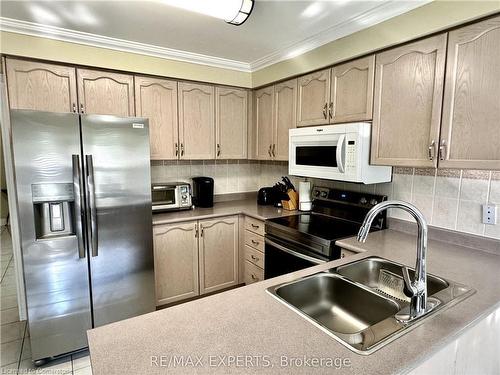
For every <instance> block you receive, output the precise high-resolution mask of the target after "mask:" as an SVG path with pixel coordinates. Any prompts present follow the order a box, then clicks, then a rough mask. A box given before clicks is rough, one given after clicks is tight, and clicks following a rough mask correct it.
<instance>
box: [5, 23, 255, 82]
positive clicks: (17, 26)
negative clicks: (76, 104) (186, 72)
mask: <svg viewBox="0 0 500 375" xmlns="http://www.w3.org/2000/svg"><path fill="white" fill-rule="evenodd" d="M0 30H1V31H7V32H11V33H17V34H24V35H31V36H37V37H42V38H48V39H54V40H60V41H63V42H70V43H77V44H84V45H87V46H92V47H100V48H107V49H112V50H116V51H122V52H131V53H137V54H141V55H147V56H153V57H160V58H164V59H169V60H175V61H183V62H187V63H192V64H199V65H207V66H212V67H216V68H223V69H231V70H237V71H241V72H247V73H250V72H251V71H250V64H248V63H246V62H241V61H236V60H229V59H224V58H221V57H216V56H208V55H203V54H199V53H194V52H187V51H181V50H177V49H172V48H165V47H159V46H154V45H151V44H145V43H139V42H133V41H129V40H124V39H117V38H110V37H107V36H102V35H97V34H91V33H85V32H82V31H75V30H69V29H64V28H61V27H56V26H48V25H42V24H38V23H34V22H27V21H21V20H17V19H12V18H6V17H0Z"/></svg>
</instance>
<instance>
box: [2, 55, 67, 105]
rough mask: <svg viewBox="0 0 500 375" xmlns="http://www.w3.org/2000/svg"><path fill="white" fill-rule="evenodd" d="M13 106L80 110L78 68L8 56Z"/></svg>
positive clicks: (8, 73) (8, 76)
mask: <svg viewBox="0 0 500 375" xmlns="http://www.w3.org/2000/svg"><path fill="white" fill-rule="evenodd" d="M6 65H7V69H6V70H7V87H8V93H9V102H10V108H12V109H31V110H36V111H47V112H76V111H77V96H76V71H75V68H73V67H70V66H63V65H53V64H44V63H39V62H32V61H25V60H17V59H11V58H7V59H6Z"/></svg>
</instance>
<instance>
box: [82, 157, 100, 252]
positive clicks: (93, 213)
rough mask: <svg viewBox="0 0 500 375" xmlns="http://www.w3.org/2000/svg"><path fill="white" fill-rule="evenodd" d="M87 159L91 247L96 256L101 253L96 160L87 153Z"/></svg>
mask: <svg viewBox="0 0 500 375" xmlns="http://www.w3.org/2000/svg"><path fill="white" fill-rule="evenodd" d="M85 161H86V164H87V202H88V214H89V220H90V226H89V236H88V238H89V241H90V248H91V251H92V256H93V257H96V256H98V255H99V253H98V248H97V246H98V245H97V244H98V241H97V208H96V205H95V182H94V162H93V159H92V155H85Z"/></svg>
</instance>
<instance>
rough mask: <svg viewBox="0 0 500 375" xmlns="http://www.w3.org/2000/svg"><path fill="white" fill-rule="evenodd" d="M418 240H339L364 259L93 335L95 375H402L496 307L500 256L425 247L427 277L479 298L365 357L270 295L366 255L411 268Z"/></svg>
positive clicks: (389, 236)
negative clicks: (461, 286)
mask: <svg viewBox="0 0 500 375" xmlns="http://www.w3.org/2000/svg"><path fill="white" fill-rule="evenodd" d="M415 241H416V237H415V236H413V235H410V234H405V233H402V232H397V231H394V230H384V231H380V232H376V233H371V234H370V235H369V237H368V240H367V242H366V243H365V244H358V243H357V242H356V241H355V239H353V238H350V239H345V240H340V241H337V243H338V244H339V245H340V246H341V247H343V248H346V249H352V250H356V251H361V252H360V253H358V254H356V255H353V256H350V257H346V258H343V259H339V260H336V261H332V262H328V263H325V264H322V265H319V266H315V267H311V268H308V269H305V270H301V271H298V272H294V273H291V274H288V275H283V276H280V277H277V278H274V279H269V280H265V281H263V282H259V283H255V284H252V285H248V286H245V287H242V288H237V289H233V290H230V291H227V292H224V293H220V294H216V295H213V296H209V297H206V298H202V299H199V300H196V301H191V302H188V303H184V304H181V305H177V306H174V307H170V308H168V309H164V310H159V311H156V312H153V313H150V314H146V315H142V316H139V317H135V318H132V319H128V320H124V321H121V322H117V323H113V324H109V325H107V326H103V327H99V328H96V329H93V330H90V331H89V332H88V339H89V346H90V353H91V361H92V369H93V373H94V375H104V374H105V375H113V374H166V373H169V374H170V373H178V374H186V373H203V374H208V373H248V372H259V373H280V374H291V373H308V372H311V373H315V374H322V373H329V374H332V373H348V374H390V373H401V372H406V371H408V370H409V369H412V368H414V367H416V366H418V365H419V364H420V363H421V362H422V361H423V360H425V359H426V358H428V357H430V356H432V355H433V354H434V353H436V352H437V351H438V350H439V349H441V348H443V347H444V346H445V345H446V344H448V343H449V342H451V341H453V340H454V339H456V338H457V337H458V336H460V335H461V334H462V333H463V332H464V331H465V330H466V329H467V328H468V327H470V326H472V325H473V324H474V323H475V322H479V321H481V320H482V319H483V318H484V317H485V316H487V315H488V314H489V313H491V312H492V311H494V310H495V309H497V308H498V307H499V305H500V288H498V285H499V284H500V273H499V272H498V270H499V269H500V256H498V255H495V254H490V253H486V252H482V251H476V250H473V249H470V248H466V247H461V246H456V245H450V244H448V243H444V242H439V241H429V251H428V258H427V259H428V261H427V265H428V271H429V273H433V274H436V275H438V276H441V277H444V278H448V279H450V280H453V281H456V282H459V283H463V284H466V285H468V286H470V287H472V288H474V289H476V293H475V294H473V295H472V296H470V297H469V298H467V299H465V300H463V301H461V302H459V303H458V304H456V305H454V306H452V307H449V308H447V309H444V310H442V311H441V312H439V313H438V314H436V315H433V316H432V317H429V318H428V319H426V320H425V322H424V323H423V324H421V325H419V326H417V327H416V328H414V329H413V330H410V331H409V332H407V333H406V334H405V335H403V336H401V337H400V338H398V339H396V340H395V341H393V342H391V343H389V344H387V345H386V346H384V347H383V348H381V349H380V350H378V351H376V352H374V353H373V354H371V355H368V356H363V355H359V354H356V353H354V352H352V351H350V350H349V349H347V348H346V347H344V346H343V345H341V344H340V343H338V342H337V341H335V340H334V339H333V338H331V337H330V336H328V335H327V334H325V333H324V332H323V331H321V330H320V329H318V328H317V327H315V326H314V325H312V324H311V323H309V322H308V321H306V320H305V319H303V318H302V317H301V316H299V315H298V314H296V313H295V312H293V311H292V310H291V309H289V308H287V307H286V306H284V305H283V304H282V303H280V302H279V301H278V300H276V299H275V298H273V297H272V296H271V295H270V294H269V293H267V292H266V288H268V287H270V286H273V285H276V284H279V283H282V282H286V281H292V280H294V279H297V278H298V277H301V276H306V275H309V274H313V273H315V272H318V271H322V270H325V269H328V268H331V267H335V266H338V265H341V264H345V263H349V262H351V261H353V260H358V259H361V258H364V257H367V256H372V255H375V256H381V257H384V258H387V259H391V260H394V261H397V262H401V263H404V264H406V265H409V266H414V263H415V255H416V250H415ZM231 356H234V357H231ZM237 356H251V357H247V358H248V360H247V361H246V362H243V363H242V362H236V358H240V360H241V357H237ZM231 358H232V359H231ZM292 358H295V359H298V360H292ZM304 358H305V359H311V358H317V359H318V360H321V359H323V365H322V367H314V368H313V367H310V366H308V365H307V364H306V362H305V361H304ZM266 359H267V360H268V361H269V362H270V365H269V366H266V365H267V364H268V362H266V361H265V360H266ZM328 359H330V360H328ZM198 360H200V361H201V362H198ZM301 360H302V362H301ZM231 361H234V362H231ZM292 361H293V363H292ZM297 361H298V362H297ZM310 363H311V362H309V364H310ZM271 365H272V367H271ZM332 367H333V368H332Z"/></svg>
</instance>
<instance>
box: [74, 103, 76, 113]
mask: <svg viewBox="0 0 500 375" xmlns="http://www.w3.org/2000/svg"><path fill="white" fill-rule="evenodd" d="M73 113H76V103H73Z"/></svg>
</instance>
